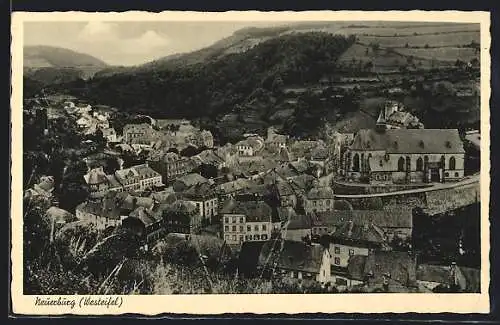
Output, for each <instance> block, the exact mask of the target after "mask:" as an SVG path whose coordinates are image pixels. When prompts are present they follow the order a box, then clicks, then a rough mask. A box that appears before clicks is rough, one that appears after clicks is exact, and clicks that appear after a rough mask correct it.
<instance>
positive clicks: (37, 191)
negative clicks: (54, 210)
mask: <svg viewBox="0 0 500 325" xmlns="http://www.w3.org/2000/svg"><path fill="white" fill-rule="evenodd" d="M54 187H55V181H54V177H53V176H42V177H40V181H39V182H38V183H37V184H35V185H33V188H30V189H27V190H26V192H25V194H24V196H25V197H40V198H44V199H51V198H52V196H53V194H52V192H53V191H54Z"/></svg>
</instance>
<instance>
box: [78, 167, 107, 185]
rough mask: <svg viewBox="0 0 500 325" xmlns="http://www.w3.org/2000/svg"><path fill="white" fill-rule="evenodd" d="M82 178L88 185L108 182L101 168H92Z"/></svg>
mask: <svg viewBox="0 0 500 325" xmlns="http://www.w3.org/2000/svg"><path fill="white" fill-rule="evenodd" d="M83 177H84V178H85V182H86V183H87V184H89V185H97V184H103V183H107V182H108V178H107V177H106V173H104V171H103V169H102V168H94V169H92V170H90V171H89V172H88V173H87V174H85V175H84V176H83Z"/></svg>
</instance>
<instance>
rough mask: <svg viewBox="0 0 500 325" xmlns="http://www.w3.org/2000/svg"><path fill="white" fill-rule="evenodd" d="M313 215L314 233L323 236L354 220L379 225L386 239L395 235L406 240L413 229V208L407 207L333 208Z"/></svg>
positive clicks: (359, 222) (361, 223)
mask: <svg viewBox="0 0 500 325" xmlns="http://www.w3.org/2000/svg"><path fill="white" fill-rule="evenodd" d="M311 217H312V235H315V236H321V235H326V234H331V233H334V232H335V231H336V230H337V229H338V227H339V226H341V225H343V224H345V223H346V222H349V221H352V222H353V223H354V224H355V225H364V224H366V223H369V224H374V225H377V226H378V227H379V228H380V229H381V230H382V231H383V233H384V236H385V238H386V240H387V241H388V242H389V241H392V240H393V239H394V238H395V237H398V238H400V239H403V240H406V239H408V238H410V237H411V235H412V230H413V214H412V210H411V209H409V208H406V207H400V208H399V209H392V210H390V211H388V210H352V209H351V210H349V209H348V210H332V211H326V212H316V213H313V214H312V215H311Z"/></svg>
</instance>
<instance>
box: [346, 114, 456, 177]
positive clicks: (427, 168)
mask: <svg viewBox="0 0 500 325" xmlns="http://www.w3.org/2000/svg"><path fill="white" fill-rule="evenodd" d="M383 115H385V114H382V113H381V115H380V116H379V119H378V120H377V126H376V128H375V129H374V130H373V129H363V130H359V131H358V133H357V134H356V135H355V137H354V141H353V142H352V144H351V145H350V146H349V148H348V149H347V150H346V152H345V154H344V157H343V165H344V175H345V176H346V179H347V180H351V181H363V182H368V181H369V182H372V183H377V182H380V183H388V182H392V183H395V184H408V183H430V182H446V181H456V180H460V179H461V178H463V177H464V154H465V151H464V146H463V142H462V140H461V139H460V136H459V133H458V130H456V129H406V128H397V129H394V128H389V127H388V126H387V124H386V121H385V116H383Z"/></svg>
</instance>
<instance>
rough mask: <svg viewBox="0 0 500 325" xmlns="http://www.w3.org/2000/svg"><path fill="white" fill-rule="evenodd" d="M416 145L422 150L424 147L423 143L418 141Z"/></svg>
mask: <svg viewBox="0 0 500 325" xmlns="http://www.w3.org/2000/svg"><path fill="white" fill-rule="evenodd" d="M418 145H419V146H420V148H423V147H424V141H422V140H420V141H419V142H418Z"/></svg>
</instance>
